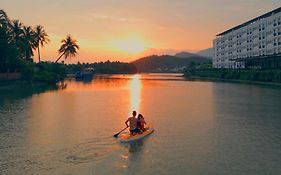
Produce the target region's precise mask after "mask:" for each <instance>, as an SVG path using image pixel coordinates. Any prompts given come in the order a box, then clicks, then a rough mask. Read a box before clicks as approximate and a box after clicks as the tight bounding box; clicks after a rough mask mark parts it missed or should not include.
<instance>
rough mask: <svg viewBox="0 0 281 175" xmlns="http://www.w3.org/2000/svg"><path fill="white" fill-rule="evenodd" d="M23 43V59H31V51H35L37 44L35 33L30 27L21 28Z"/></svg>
mask: <svg viewBox="0 0 281 175" xmlns="http://www.w3.org/2000/svg"><path fill="white" fill-rule="evenodd" d="M22 37H23V38H22V39H23V43H24V48H23V49H24V51H25V59H31V56H33V49H36V46H37V42H36V36H35V32H34V30H33V29H32V27H30V26H24V27H23V36H22Z"/></svg>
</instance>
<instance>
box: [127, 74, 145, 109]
mask: <svg viewBox="0 0 281 175" xmlns="http://www.w3.org/2000/svg"><path fill="white" fill-rule="evenodd" d="M140 77H141V76H140V75H134V76H133V77H132V80H131V81H130V82H129V88H130V94H131V108H130V111H129V113H130V114H131V111H139V109H140V101H141V88H142V83H141V80H140Z"/></svg>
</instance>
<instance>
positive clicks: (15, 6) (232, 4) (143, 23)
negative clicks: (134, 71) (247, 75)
mask: <svg viewBox="0 0 281 175" xmlns="http://www.w3.org/2000/svg"><path fill="white" fill-rule="evenodd" d="M280 6H281V1H280V0H1V1H0V8H1V9H3V10H5V11H6V12H7V14H8V16H9V17H10V18H11V19H19V20H20V21H21V22H23V23H24V24H25V25H31V26H35V25H37V24H40V25H43V26H44V27H45V30H46V31H47V33H48V34H49V36H50V39H51V43H50V44H49V45H46V46H45V48H44V49H43V51H42V58H43V60H55V59H56V58H57V57H58V52H57V50H58V48H59V46H60V40H61V39H63V38H64V37H65V36H66V35H67V34H71V35H73V37H74V38H76V39H77V40H78V45H79V46H80V50H79V55H78V56H77V57H76V58H72V59H71V60H69V61H68V62H77V61H80V62H95V61H105V60H108V59H109V60H112V61H115V60H120V61H133V60H134V59H136V58H139V57H142V56H147V55H151V54H172V53H175V52H178V51H198V50H202V49H206V48H210V47H212V40H213V39H214V37H215V35H216V34H218V33H220V32H222V31H224V30H226V29H228V28H230V27H234V26H235V25H238V24H240V23H242V22H245V21H247V20H250V19H252V18H254V17H256V16H259V15H262V14H263V13H266V12H268V11H270V10H273V9H276V8H278V7H280ZM35 59H37V54H35Z"/></svg>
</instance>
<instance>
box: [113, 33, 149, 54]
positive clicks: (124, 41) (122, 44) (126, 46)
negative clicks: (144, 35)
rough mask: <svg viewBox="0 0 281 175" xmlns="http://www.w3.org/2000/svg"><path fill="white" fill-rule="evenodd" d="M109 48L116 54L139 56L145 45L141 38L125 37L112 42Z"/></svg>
mask: <svg viewBox="0 0 281 175" xmlns="http://www.w3.org/2000/svg"><path fill="white" fill-rule="evenodd" d="M111 47H112V49H113V50H116V51H117V52H122V53H126V54H140V53H142V52H144V51H145V50H146V48H147V45H146V43H145V41H143V39H141V38H138V37H127V38H120V39H116V40H113V41H112V42H111Z"/></svg>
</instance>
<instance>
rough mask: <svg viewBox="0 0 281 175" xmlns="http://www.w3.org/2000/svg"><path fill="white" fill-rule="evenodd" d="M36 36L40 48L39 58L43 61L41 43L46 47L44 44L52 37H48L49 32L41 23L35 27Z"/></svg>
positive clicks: (37, 46) (37, 45)
mask: <svg viewBox="0 0 281 175" xmlns="http://www.w3.org/2000/svg"><path fill="white" fill-rule="evenodd" d="M35 37H36V45H35V46H36V48H37V49H38V60H39V62H40V61H41V58H40V45H41V47H44V44H48V43H49V42H50V39H49V38H48V34H47V33H46V31H45V30H44V28H43V27H42V26H40V25H38V26H36V27H35Z"/></svg>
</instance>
